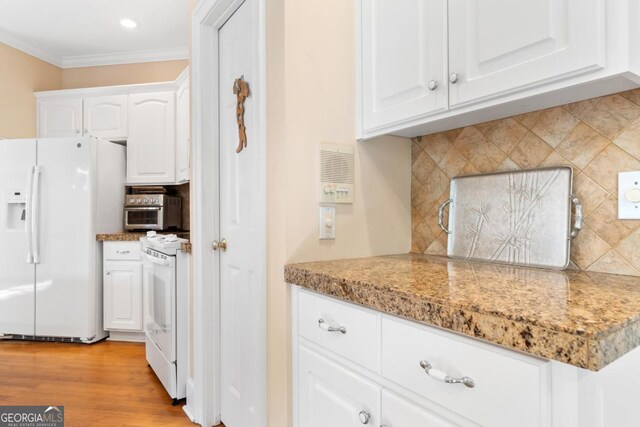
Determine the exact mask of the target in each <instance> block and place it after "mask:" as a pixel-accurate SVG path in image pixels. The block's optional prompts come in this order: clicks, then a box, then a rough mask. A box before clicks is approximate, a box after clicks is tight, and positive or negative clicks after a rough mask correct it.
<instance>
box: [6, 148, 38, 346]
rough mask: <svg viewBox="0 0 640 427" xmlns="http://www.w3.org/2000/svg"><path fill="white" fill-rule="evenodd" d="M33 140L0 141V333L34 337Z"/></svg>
mask: <svg viewBox="0 0 640 427" xmlns="http://www.w3.org/2000/svg"><path fill="white" fill-rule="evenodd" d="M35 164H36V141H35V140H5V141H0V333H1V334H16V335H33V334H34V283H35V265H34V264H30V263H29V262H27V258H28V253H29V244H28V237H29V236H28V234H27V230H28V228H27V225H28V223H27V220H28V219H29V218H28V209H29V208H30V207H31V206H30V205H31V203H30V200H29V196H30V194H29V193H30V189H29V183H30V181H31V179H32V170H33V168H34V166H35Z"/></svg>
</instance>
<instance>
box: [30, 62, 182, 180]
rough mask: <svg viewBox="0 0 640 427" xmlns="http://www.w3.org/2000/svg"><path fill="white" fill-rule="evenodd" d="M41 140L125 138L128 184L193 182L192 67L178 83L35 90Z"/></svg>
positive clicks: (115, 139)
mask: <svg viewBox="0 0 640 427" xmlns="http://www.w3.org/2000/svg"><path fill="white" fill-rule="evenodd" d="M35 97H36V104H37V110H38V117H37V128H38V138H54V137H70V136H83V135H91V136H96V137H99V138H103V139H105V140H108V141H123V142H124V141H126V144H127V185H157V184H164V185H172V184H182V183H185V182H188V181H189V177H190V174H191V170H190V150H189V147H190V128H191V126H190V123H189V122H190V100H189V68H187V69H185V70H184V71H183V72H182V73H181V74H180V76H178V79H177V80H176V81H172V82H161V83H149V84H138V85H123V86H110V87H95V88H82V89H68V90H56V91H46V92H36V93H35Z"/></svg>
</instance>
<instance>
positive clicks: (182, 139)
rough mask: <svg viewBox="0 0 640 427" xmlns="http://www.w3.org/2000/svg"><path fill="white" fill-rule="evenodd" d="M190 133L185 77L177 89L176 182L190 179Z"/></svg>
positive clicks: (187, 89)
mask: <svg viewBox="0 0 640 427" xmlns="http://www.w3.org/2000/svg"><path fill="white" fill-rule="evenodd" d="M190 134H191V126H190V104H189V79H185V81H184V82H182V84H180V86H179V87H178V90H177V91H176V138H177V140H176V182H187V181H189V175H190V167H189V147H190V141H191V136H190Z"/></svg>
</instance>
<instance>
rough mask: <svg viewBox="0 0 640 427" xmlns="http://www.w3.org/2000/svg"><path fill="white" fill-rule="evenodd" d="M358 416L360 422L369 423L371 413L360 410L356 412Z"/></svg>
mask: <svg viewBox="0 0 640 427" xmlns="http://www.w3.org/2000/svg"><path fill="white" fill-rule="evenodd" d="M358 417H359V418H360V422H361V423H362V424H369V420H370V419H371V414H370V413H368V412H367V411H360V413H359V414H358Z"/></svg>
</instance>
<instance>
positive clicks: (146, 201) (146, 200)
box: [144, 197, 149, 205]
mask: <svg viewBox="0 0 640 427" xmlns="http://www.w3.org/2000/svg"><path fill="white" fill-rule="evenodd" d="M147 203H149V199H147V198H146V197H145V199H144V204H145V205H146V204H147Z"/></svg>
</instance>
